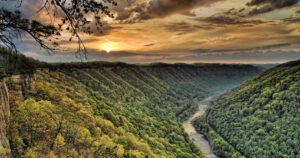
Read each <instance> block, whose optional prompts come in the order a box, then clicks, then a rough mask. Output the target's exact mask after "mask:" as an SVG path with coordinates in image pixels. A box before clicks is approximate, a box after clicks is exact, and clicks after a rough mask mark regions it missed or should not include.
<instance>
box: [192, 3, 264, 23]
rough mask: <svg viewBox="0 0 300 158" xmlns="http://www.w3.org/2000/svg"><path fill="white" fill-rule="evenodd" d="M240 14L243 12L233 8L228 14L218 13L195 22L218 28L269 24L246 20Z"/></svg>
mask: <svg viewBox="0 0 300 158" xmlns="http://www.w3.org/2000/svg"><path fill="white" fill-rule="evenodd" d="M239 12H241V11H240V10H235V9H234V8H233V9H230V10H228V11H226V12H222V13H217V14H214V15H212V16H209V17H204V18H203V17H201V18H196V19H194V20H196V21H201V22H206V23H209V24H214V25H218V26H226V25H238V26H243V27H250V26H255V25H259V24H264V23H267V21H262V20H256V19H249V18H246V17H245V16H244V15H242V14H240V13H239Z"/></svg>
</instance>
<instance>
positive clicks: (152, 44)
mask: <svg viewBox="0 0 300 158" xmlns="http://www.w3.org/2000/svg"><path fill="white" fill-rule="evenodd" d="M154 45H155V43H150V44H146V45H144V46H145V47H151V46H154Z"/></svg>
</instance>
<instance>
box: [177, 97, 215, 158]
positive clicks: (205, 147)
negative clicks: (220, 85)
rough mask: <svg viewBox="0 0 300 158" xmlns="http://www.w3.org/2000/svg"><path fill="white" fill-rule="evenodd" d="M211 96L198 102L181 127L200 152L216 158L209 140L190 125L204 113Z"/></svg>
mask: <svg viewBox="0 0 300 158" xmlns="http://www.w3.org/2000/svg"><path fill="white" fill-rule="evenodd" d="M212 99H213V97H208V98H206V99H204V100H202V101H200V102H199V103H198V106H199V107H198V109H197V111H196V113H195V114H194V115H192V116H191V117H190V118H189V119H188V120H187V121H185V122H183V127H184V129H185V131H186V132H187V133H188V134H189V136H190V139H191V141H193V142H194V143H195V144H196V145H197V146H198V147H199V148H200V149H201V151H202V153H203V154H204V155H205V156H206V157H207V158H217V156H216V155H215V154H214V153H213V151H212V149H211V146H210V144H209V142H208V141H207V140H206V139H205V138H204V136H203V135H202V134H199V133H197V132H196V129H195V128H194V126H193V125H192V121H193V120H194V119H195V118H196V117H198V116H201V115H204V114H205V111H206V109H207V106H208V103H209V101H211V100H212Z"/></svg>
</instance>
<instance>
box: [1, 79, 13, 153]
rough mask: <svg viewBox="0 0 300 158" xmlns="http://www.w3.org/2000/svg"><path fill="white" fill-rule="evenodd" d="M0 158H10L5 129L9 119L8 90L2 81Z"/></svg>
mask: <svg viewBox="0 0 300 158" xmlns="http://www.w3.org/2000/svg"><path fill="white" fill-rule="evenodd" d="M0 99H1V100H0V101H1V102H0V157H1V158H11V157H12V155H11V153H10V145H9V140H8V139H7V133H6V128H7V125H8V122H9V117H10V106H9V95H8V89H7V87H6V84H5V82H4V81H2V82H1V83H0Z"/></svg>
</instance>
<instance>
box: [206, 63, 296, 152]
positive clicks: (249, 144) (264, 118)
mask: <svg viewBox="0 0 300 158" xmlns="http://www.w3.org/2000/svg"><path fill="white" fill-rule="evenodd" d="M299 89H300V62H299V61H296V62H291V63H288V64H283V65H281V66H278V67H275V68H273V69H270V70H268V71H266V72H264V73H262V74H260V75H259V76H257V77H255V78H253V79H251V80H249V81H247V82H246V83H244V84H242V85H241V86H239V87H238V88H235V89H234V90H232V91H231V92H229V93H227V94H225V95H223V96H221V97H219V98H218V99H217V100H216V101H214V102H213V103H212V106H210V108H209V110H208V116H207V121H208V123H209V124H210V126H211V127H212V128H213V129H214V130H215V131H216V132H217V133H218V134H220V136H222V137H223V138H224V139H225V140H226V141H227V142H228V143H230V144H231V145H232V146H233V147H234V148H235V149H237V150H238V151H240V152H241V153H242V154H243V155H245V156H246V157H262V158H263V157H274V158H280V157H291V158H296V157H299V155H300V152H299V151H300V144H299V140H300V135H299V133H300V128H299V124H300V111H299V109H300V99H299V95H300V90H299Z"/></svg>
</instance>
